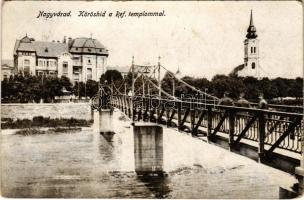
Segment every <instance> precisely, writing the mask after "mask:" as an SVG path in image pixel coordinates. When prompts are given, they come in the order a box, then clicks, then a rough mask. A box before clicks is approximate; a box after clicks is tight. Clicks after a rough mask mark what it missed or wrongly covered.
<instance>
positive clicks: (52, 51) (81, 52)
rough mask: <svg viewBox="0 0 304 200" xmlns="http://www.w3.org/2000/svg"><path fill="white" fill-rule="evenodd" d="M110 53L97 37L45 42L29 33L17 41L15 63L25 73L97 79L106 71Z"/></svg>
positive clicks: (75, 80)
mask: <svg viewBox="0 0 304 200" xmlns="http://www.w3.org/2000/svg"><path fill="white" fill-rule="evenodd" d="M108 56H109V53H108V50H107V49H106V47H105V46H103V45H102V44H101V43H100V42H99V41H98V40H96V39H92V38H86V37H81V38H75V39H72V38H69V39H68V40H66V37H64V39H63V41H62V42H59V41H57V42H55V41H53V42H45V41H35V39H34V38H30V37H28V36H27V35H26V36H25V37H23V38H22V39H21V40H17V41H16V43H15V48H14V65H15V67H16V69H17V70H18V72H21V73H23V74H31V75H50V76H58V77H61V76H66V77H68V78H69V79H70V80H71V81H72V82H80V81H83V82H86V81H87V80H95V81H97V80H99V78H100V76H101V75H102V74H103V73H104V72H105V71H106V63H107V57H108Z"/></svg>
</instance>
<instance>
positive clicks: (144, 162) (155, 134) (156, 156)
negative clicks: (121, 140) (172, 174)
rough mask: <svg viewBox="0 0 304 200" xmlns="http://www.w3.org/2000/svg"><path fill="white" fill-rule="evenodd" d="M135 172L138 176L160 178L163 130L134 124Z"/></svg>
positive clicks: (159, 127)
mask: <svg viewBox="0 0 304 200" xmlns="http://www.w3.org/2000/svg"><path fill="white" fill-rule="evenodd" d="M133 128H134V129H133V130H134V131H133V132H134V155H135V172H136V173H137V174H138V175H144V176H145V175H148V176H162V175H164V172H163V128H162V127H161V126H159V125H155V124H147V123H146V124H144V123H135V124H134V127H133Z"/></svg>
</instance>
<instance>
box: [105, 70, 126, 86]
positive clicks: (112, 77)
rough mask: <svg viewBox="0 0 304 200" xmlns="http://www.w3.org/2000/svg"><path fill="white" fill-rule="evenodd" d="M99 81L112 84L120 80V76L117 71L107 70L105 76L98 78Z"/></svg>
mask: <svg viewBox="0 0 304 200" xmlns="http://www.w3.org/2000/svg"><path fill="white" fill-rule="evenodd" d="M100 79H101V81H102V82H103V81H107V82H108V83H112V81H113V82H115V81H117V80H122V75H121V73H120V72H119V71H117V70H108V71H106V73H105V74H103V75H101V77H100Z"/></svg>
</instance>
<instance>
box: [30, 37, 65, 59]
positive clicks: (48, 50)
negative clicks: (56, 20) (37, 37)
mask: <svg viewBox="0 0 304 200" xmlns="http://www.w3.org/2000/svg"><path fill="white" fill-rule="evenodd" d="M33 46H34V48H35V50H36V53H37V55H38V56H42V57H57V56H58V55H61V54H63V53H66V52H69V49H68V44H67V43H56V42H38V41H37V42H33Z"/></svg>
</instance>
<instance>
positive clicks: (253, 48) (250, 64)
mask: <svg viewBox="0 0 304 200" xmlns="http://www.w3.org/2000/svg"><path fill="white" fill-rule="evenodd" d="M256 32H257V31H256V28H255V26H254V24H253V16H252V11H251V13H250V23H249V27H248V28H247V34H246V39H245V40H244V64H243V65H240V66H238V67H237V68H235V70H234V72H232V73H237V74H238V75H239V76H253V77H255V78H259V77H260V73H259V68H260V66H259V40H258V39H257V38H258V35H257V33H256Z"/></svg>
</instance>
